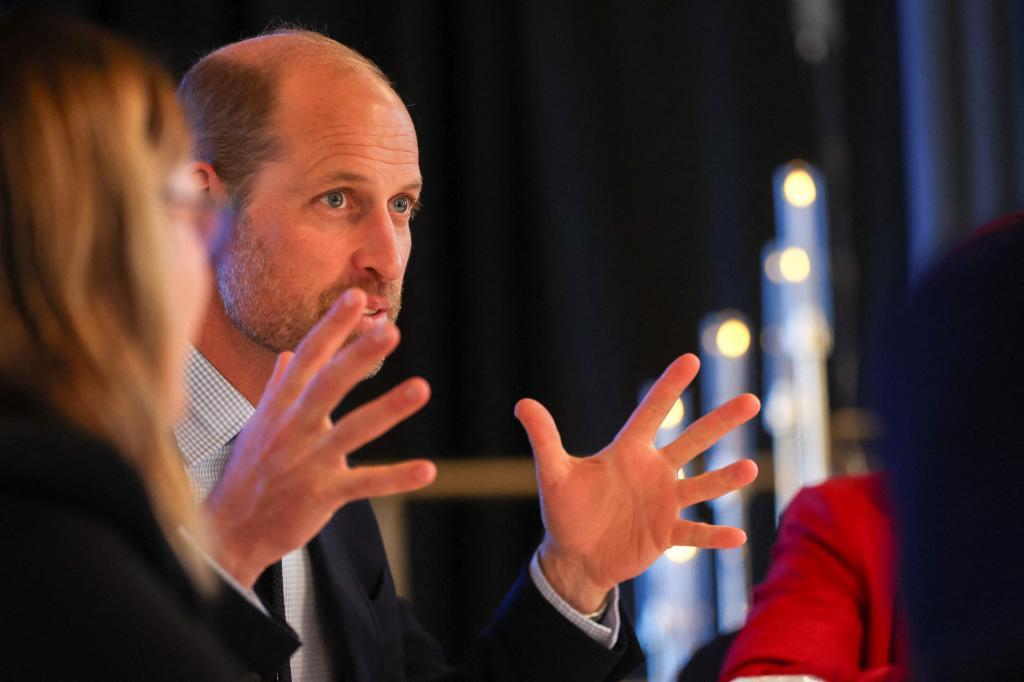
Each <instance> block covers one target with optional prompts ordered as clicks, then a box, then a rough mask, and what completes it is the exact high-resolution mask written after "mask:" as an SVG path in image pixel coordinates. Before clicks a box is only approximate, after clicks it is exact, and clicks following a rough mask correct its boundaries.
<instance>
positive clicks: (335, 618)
mask: <svg viewBox="0 0 1024 682" xmlns="http://www.w3.org/2000/svg"><path fill="white" fill-rule="evenodd" d="M347 517H348V515H346V514H344V510H342V512H339V513H338V514H335V516H334V518H333V519H331V521H330V523H328V524H327V525H326V526H325V527H324V529H323V530H321V531H320V534H319V535H317V536H316V538H314V539H313V541H312V542H311V543H310V544H309V555H310V562H311V564H312V569H313V589H314V594H315V595H316V604H317V614H318V618H319V621H320V627H321V628H322V629H323V633H324V640H325V642H326V643H327V649H328V652H329V655H330V658H331V669H332V670H333V671H334V677H335V679H338V680H347V681H349V682H356V681H359V682H362V681H363V680H379V679H381V675H382V670H383V669H382V665H383V660H384V659H383V651H382V650H381V646H382V645H381V643H382V638H381V633H380V624H379V622H378V619H377V615H376V613H375V611H374V609H373V604H371V602H370V598H369V596H368V595H367V592H366V588H365V586H364V585H363V584H362V583H361V582H360V580H359V579H358V577H357V575H356V572H355V570H354V568H353V566H352V561H351V558H350V553H349V551H348V549H347V548H346V545H345V539H346V535H348V534H347V533H346V530H347V529H346V518H347Z"/></svg>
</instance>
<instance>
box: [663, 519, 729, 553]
mask: <svg viewBox="0 0 1024 682" xmlns="http://www.w3.org/2000/svg"><path fill="white" fill-rule="evenodd" d="M746 541H747V534H746V533H744V532H743V531H742V530H740V529H739V528H733V527H732V526H713V525H711V524H709V523H698V522H696V521H685V520H682V519H680V520H679V521H676V522H675V525H673V526H672V544H673V545H681V546H685V547H700V548H702V549H733V548H734V547H740V546H741V545H743V543H744V542H746Z"/></svg>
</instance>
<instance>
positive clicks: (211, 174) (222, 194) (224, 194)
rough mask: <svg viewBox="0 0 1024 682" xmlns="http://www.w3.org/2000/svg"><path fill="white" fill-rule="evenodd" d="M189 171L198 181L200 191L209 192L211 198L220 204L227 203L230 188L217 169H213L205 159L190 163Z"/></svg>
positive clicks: (197, 185)
mask: <svg viewBox="0 0 1024 682" xmlns="http://www.w3.org/2000/svg"><path fill="white" fill-rule="evenodd" d="M189 172H190V173H191V174H192V178H193V179H194V180H195V182H196V187H197V188H198V189H199V191H200V192H203V193H208V194H209V195H210V198H211V199H213V200H214V201H216V202H217V203H220V204H225V205H226V204H227V202H228V199H229V198H230V197H229V196H228V190H227V187H225V186H224V182H223V181H222V180H221V179H220V176H219V175H217V171H215V170H214V169H213V166H211V165H210V164H208V163H207V162H205V161H193V162H192V163H191V164H190V165H189Z"/></svg>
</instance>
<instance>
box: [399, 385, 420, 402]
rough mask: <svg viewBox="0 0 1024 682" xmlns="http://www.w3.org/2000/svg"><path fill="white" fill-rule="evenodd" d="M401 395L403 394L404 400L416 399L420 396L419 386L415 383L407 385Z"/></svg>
mask: <svg viewBox="0 0 1024 682" xmlns="http://www.w3.org/2000/svg"><path fill="white" fill-rule="evenodd" d="M402 395H404V396H405V399H406V400H418V399H419V397H420V387H419V386H418V385H417V384H413V385H412V386H407V387H406V389H405V391H403V392H402Z"/></svg>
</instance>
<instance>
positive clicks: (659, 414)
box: [620, 353, 700, 441]
mask: <svg viewBox="0 0 1024 682" xmlns="http://www.w3.org/2000/svg"><path fill="white" fill-rule="evenodd" d="M699 370H700V360H698V359H697V356H696V355H693V354H689V353H688V354H686V355H683V356H682V357H679V358H676V360H675V361H674V362H673V363H672V364H671V365H669V366H668V367H667V368H666V369H665V371H664V372H662V374H661V376H660V377H658V380H657V381H655V382H654V384H653V385H652V386H651V388H650V390H648V391H647V395H645V396H644V398H643V400H641V401H640V404H639V405H637V408H636V409H635V410H633V414H632V415H630V417H629V421H627V422H626V425H625V426H623V427H622V431H621V432H620V433H621V434H622V435H626V434H628V435H630V436H635V437H636V438H640V439H642V440H644V441H653V440H654V434H655V433H657V431H658V429H659V428H661V423H662V422H663V421H664V420H665V416H666V415H668V413H669V411H670V410H671V409H672V406H673V405H674V404H675V402H676V400H678V399H679V396H680V395H681V394H682V392H683V391H684V390H686V387H687V386H689V385H690V382H691V381H693V378H694V377H695V376H697V372H698V371H699Z"/></svg>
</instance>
